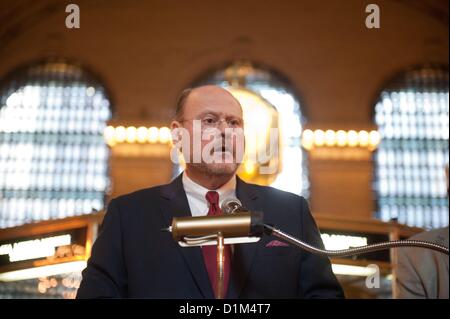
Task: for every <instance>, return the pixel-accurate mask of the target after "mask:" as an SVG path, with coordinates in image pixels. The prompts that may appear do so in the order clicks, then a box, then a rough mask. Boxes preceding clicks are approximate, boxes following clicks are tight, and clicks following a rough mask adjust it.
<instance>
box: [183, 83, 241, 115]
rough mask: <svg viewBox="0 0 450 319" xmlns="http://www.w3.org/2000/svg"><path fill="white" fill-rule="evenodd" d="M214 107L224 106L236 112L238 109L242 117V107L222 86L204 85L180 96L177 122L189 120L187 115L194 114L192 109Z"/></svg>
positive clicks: (186, 91) (188, 90)
mask: <svg viewBox="0 0 450 319" xmlns="http://www.w3.org/2000/svg"><path fill="white" fill-rule="evenodd" d="M214 105H220V106H224V107H226V109H225V110H228V109H231V110H232V111H236V110H237V109H238V110H239V112H240V116H241V117H242V108H241V105H240V103H239V101H238V100H237V99H236V98H235V97H234V96H233V95H232V94H231V93H230V92H228V91H227V90H225V89H223V88H221V87H220V86H216V85H204V86H199V87H196V88H189V89H186V90H184V91H183V92H182V93H181V94H180V96H179V98H178V101H177V107H176V113H175V120H181V119H184V118H189V117H186V116H185V115H186V113H188V114H189V113H192V112H190V111H191V110H190V108H191V107H193V108H195V109H198V108H202V107H213V106H214ZM213 108H215V107H213ZM194 113H197V112H194Z"/></svg>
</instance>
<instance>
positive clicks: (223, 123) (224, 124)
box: [217, 120, 228, 135]
mask: <svg viewBox="0 0 450 319" xmlns="http://www.w3.org/2000/svg"><path fill="white" fill-rule="evenodd" d="M217 128H218V129H219V130H220V133H221V134H222V135H223V134H225V129H226V128H228V123H227V121H225V120H221V121H219V126H218V127H217Z"/></svg>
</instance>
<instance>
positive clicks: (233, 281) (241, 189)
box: [227, 177, 261, 299]
mask: <svg viewBox="0 0 450 319" xmlns="http://www.w3.org/2000/svg"><path fill="white" fill-rule="evenodd" d="M236 196H237V197H238V199H239V200H240V201H241V202H242V206H243V207H245V208H247V209H249V210H251V211H258V210H261V208H260V205H259V204H260V202H259V200H258V196H257V194H256V193H255V191H254V190H253V189H252V188H251V187H250V186H249V185H248V184H246V183H245V182H243V181H242V180H241V179H240V178H239V177H237V181H236ZM258 246H259V245H258V244H256V243H249V244H239V245H235V246H234V254H233V262H232V266H231V267H232V271H231V276H230V283H229V289H228V294H227V298H230V299H236V298H239V295H240V293H241V291H242V288H243V287H244V285H245V281H246V279H247V277H248V274H249V272H250V269H251V266H252V263H253V259H254V256H255V252H256V249H257V247H258Z"/></svg>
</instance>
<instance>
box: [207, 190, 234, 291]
mask: <svg viewBox="0 0 450 319" xmlns="http://www.w3.org/2000/svg"><path fill="white" fill-rule="evenodd" d="M205 198H206V200H207V201H208V203H209V211H208V216H213V215H221V214H222V210H221V209H220V207H219V193H217V192H215V191H209V192H207V193H206V196H205ZM202 252H203V259H204V261H205V266H206V270H207V271H208V276H209V280H210V282H211V285H212V288H213V291H214V295H216V285H217V283H216V276H217V246H216V245H212V246H203V247H202ZM224 257H225V262H224V267H223V268H224V269H223V279H224V281H223V294H222V295H223V296H224V298H225V296H226V295H227V291H228V282H229V279H230V257H231V248H230V245H225V247H224ZM216 298H217V295H216Z"/></svg>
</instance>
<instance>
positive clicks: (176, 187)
mask: <svg viewBox="0 0 450 319" xmlns="http://www.w3.org/2000/svg"><path fill="white" fill-rule="evenodd" d="M161 197H162V198H163V204H162V206H161V209H162V213H163V216H164V219H165V221H166V225H167V226H169V225H171V224H172V218H173V217H186V216H191V211H190V208H189V202H188V200H187V197H186V193H185V191H184V188H183V182H182V174H180V175H179V176H178V177H177V178H175V179H174V180H173V181H172V183H170V184H168V185H164V186H163V187H162V191H161ZM176 246H177V248H178V250H179V251H180V253H181V254H182V255H183V257H184V259H185V261H186V263H187V265H188V267H189V269H190V271H191V273H192V276H193V277H194V280H195V282H196V283H197V285H198V287H199V289H200V291H201V292H202V294H203V296H204V297H205V298H209V299H211V298H214V293H213V290H212V287H211V283H210V282H209V277H208V272H207V270H206V267H205V264H204V262H203V254H202V251H201V248H200V247H181V246H180V245H178V243H177V244H176Z"/></svg>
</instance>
